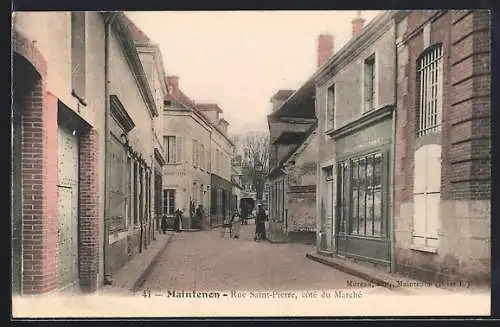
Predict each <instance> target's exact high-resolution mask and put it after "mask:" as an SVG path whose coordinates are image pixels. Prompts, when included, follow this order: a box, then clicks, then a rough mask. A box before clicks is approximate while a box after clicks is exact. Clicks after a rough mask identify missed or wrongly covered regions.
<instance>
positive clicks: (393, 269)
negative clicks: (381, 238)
mask: <svg viewBox="0 0 500 327" xmlns="http://www.w3.org/2000/svg"><path fill="white" fill-rule="evenodd" d="M397 25H398V22H397V20H396V19H394V23H393V26H394V101H393V103H394V110H393V111H392V149H391V159H392V160H391V161H392V162H391V165H390V167H389V168H390V174H389V176H390V179H391V180H390V183H389V185H390V186H391V194H390V197H391V202H390V203H391V217H390V222H391V223H390V228H391V230H390V241H391V249H390V251H391V266H390V269H391V272H392V273H394V272H396V258H395V257H396V244H395V243H396V235H395V233H396V230H395V226H396V206H395V205H394V198H395V196H396V188H395V185H394V182H395V179H396V177H395V174H396V118H397V111H398V110H397V108H398V106H397V105H398V45H397V38H398V30H397Z"/></svg>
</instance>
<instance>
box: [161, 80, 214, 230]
mask: <svg viewBox="0 0 500 327" xmlns="http://www.w3.org/2000/svg"><path fill="white" fill-rule="evenodd" d="M167 81H168V87H169V89H170V94H169V96H168V97H167V100H166V101H165V106H164V111H163V119H164V121H163V142H164V148H165V153H166V165H165V166H164V167H163V178H164V182H163V214H164V215H167V216H169V217H172V218H173V216H174V212H175V211H176V210H177V209H181V210H182V212H183V220H182V228H183V229H190V228H192V227H195V226H193V224H192V219H191V218H192V216H193V212H192V211H193V208H196V207H197V206H198V205H200V204H201V205H202V206H203V208H204V210H205V213H206V219H208V217H209V216H208V212H210V211H209V210H210V205H211V202H210V182H211V162H210V154H211V149H210V146H211V142H210V135H211V133H212V124H211V123H210V121H209V120H208V118H207V117H205V115H203V114H202V113H201V112H200V111H199V110H198V109H197V107H196V105H195V103H194V101H192V100H191V99H190V98H189V97H188V96H186V95H185V94H184V93H183V92H182V90H181V89H180V86H179V77H177V76H168V77H167ZM205 224H207V225H209V221H205Z"/></svg>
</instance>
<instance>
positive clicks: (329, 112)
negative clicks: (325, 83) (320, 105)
mask: <svg viewBox="0 0 500 327" xmlns="http://www.w3.org/2000/svg"><path fill="white" fill-rule="evenodd" d="M326 99H327V101H326V115H325V131H327V130H329V129H331V128H333V127H334V120H335V85H332V86H330V87H329V88H328V91H327V94H326Z"/></svg>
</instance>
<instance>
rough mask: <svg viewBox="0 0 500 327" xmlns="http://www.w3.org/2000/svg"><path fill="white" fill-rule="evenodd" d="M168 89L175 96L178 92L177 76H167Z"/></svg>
mask: <svg viewBox="0 0 500 327" xmlns="http://www.w3.org/2000/svg"><path fill="white" fill-rule="evenodd" d="M167 86H168V91H169V92H170V93H171V94H172V95H173V96H176V95H177V94H178V93H179V76H167Z"/></svg>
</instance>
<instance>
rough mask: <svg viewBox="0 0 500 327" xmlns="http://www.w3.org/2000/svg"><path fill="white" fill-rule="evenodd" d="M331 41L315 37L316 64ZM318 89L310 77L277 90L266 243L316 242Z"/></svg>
mask: <svg viewBox="0 0 500 327" xmlns="http://www.w3.org/2000/svg"><path fill="white" fill-rule="evenodd" d="M334 50H335V47H334V37H333V36H332V35H329V34H321V35H319V36H318V43H317V65H318V68H319V67H322V66H323V65H324V64H325V62H326V61H327V60H328V59H329V58H330V57H331V56H332V55H333V53H334ZM315 94H316V89H315V85H314V79H313V78H310V79H309V80H308V81H306V82H305V83H304V84H303V85H302V86H301V87H300V88H299V89H298V90H295V91H293V90H279V91H278V92H277V93H276V94H274V95H273V96H272V97H271V103H272V113H271V114H270V115H269V116H268V124H269V134H270V145H269V174H268V180H267V188H268V203H269V239H270V240H271V241H276V242H282V241H302V242H304V241H305V242H308V243H311V242H312V243H313V244H314V243H315V242H316V238H317V236H316V229H317V226H316V220H317V219H316V216H317V213H316V210H317V204H316V198H317V180H316V170H317V163H318V161H317V156H318V146H319V136H318V119H317V116H316V112H315Z"/></svg>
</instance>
